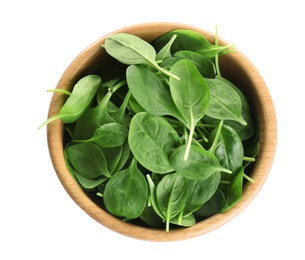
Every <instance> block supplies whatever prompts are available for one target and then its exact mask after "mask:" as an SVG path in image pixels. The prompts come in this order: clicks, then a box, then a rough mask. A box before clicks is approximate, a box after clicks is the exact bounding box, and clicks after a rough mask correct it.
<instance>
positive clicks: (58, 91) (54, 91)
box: [47, 88, 71, 96]
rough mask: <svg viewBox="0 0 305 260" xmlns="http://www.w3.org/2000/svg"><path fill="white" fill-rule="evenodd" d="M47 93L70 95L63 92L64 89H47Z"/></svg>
mask: <svg viewBox="0 0 305 260" xmlns="http://www.w3.org/2000/svg"><path fill="white" fill-rule="evenodd" d="M47 92H53V93H62V94H65V95H68V96H70V95H71V92H70V91H68V90H64V89H58V88H56V89H48V90H47Z"/></svg>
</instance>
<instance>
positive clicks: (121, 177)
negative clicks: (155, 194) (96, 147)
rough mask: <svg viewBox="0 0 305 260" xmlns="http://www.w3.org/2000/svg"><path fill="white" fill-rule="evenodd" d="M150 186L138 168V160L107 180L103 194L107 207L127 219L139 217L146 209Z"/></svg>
mask: <svg viewBox="0 0 305 260" xmlns="http://www.w3.org/2000/svg"><path fill="white" fill-rule="evenodd" d="M147 196H148V186H147V182H146V180H145V177H144V175H143V174H142V173H141V172H140V171H139V169H138V168H137V161H136V160H132V162H131V164H130V166H129V167H128V168H127V169H125V170H122V171H120V172H118V173H116V174H114V175H113V176H112V177H111V178H110V180H109V181H108V182H107V184H106V187H105V191H104V194H103V198H104V203H105V207H106V209H107V210H108V211H109V212H110V213H111V214H113V215H115V216H118V217H123V218H126V219H135V218H137V217H139V216H140V215H141V214H142V212H143V211H144V209H145V206H146V203H147Z"/></svg>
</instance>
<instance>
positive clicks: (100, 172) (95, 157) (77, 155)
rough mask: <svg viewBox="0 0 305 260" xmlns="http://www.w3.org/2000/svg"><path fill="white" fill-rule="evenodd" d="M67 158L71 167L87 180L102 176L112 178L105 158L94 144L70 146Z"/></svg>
mask: <svg viewBox="0 0 305 260" xmlns="http://www.w3.org/2000/svg"><path fill="white" fill-rule="evenodd" d="M66 156H67V160H68V161H69V164H70V165H71V167H72V168H73V169H74V170H75V171H76V172H77V173H78V174H79V175H81V176H83V177H85V178H87V179H95V178H98V177H101V176H106V177H110V173H109V172H108V168H107V161H106V159H105V156H104V154H103V153H102V151H101V150H100V149H99V148H98V147H97V146H96V145H95V144H93V143H79V144H75V145H72V146H69V147H68V149H67V151H66Z"/></svg>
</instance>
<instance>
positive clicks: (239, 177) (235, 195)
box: [221, 167, 244, 212]
mask: <svg viewBox="0 0 305 260" xmlns="http://www.w3.org/2000/svg"><path fill="white" fill-rule="evenodd" d="M243 180H244V168H243V167H241V168H240V171H239V172H238V173H237V174H236V176H235V178H234V179H233V180H232V183H231V184H228V185H227V186H226V185H225V184H224V185H223V187H224V189H223V190H222V191H223V193H224V194H225V197H226V202H225V205H224V207H223V208H222V210H221V212H225V211H227V210H229V209H230V208H232V207H233V206H234V205H235V204H236V203H237V202H238V201H240V199H241V197H242V193H243Z"/></svg>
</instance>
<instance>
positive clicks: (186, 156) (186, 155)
mask: <svg viewBox="0 0 305 260" xmlns="http://www.w3.org/2000/svg"><path fill="white" fill-rule="evenodd" d="M194 130H195V122H194V119H193V117H192V120H191V129H190V134H189V137H188V142H187V145H186V149H185V154H184V157H183V159H184V160H185V161H186V160H187V158H188V156H189V153H190V149H191V144H192V141H193V135H194Z"/></svg>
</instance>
